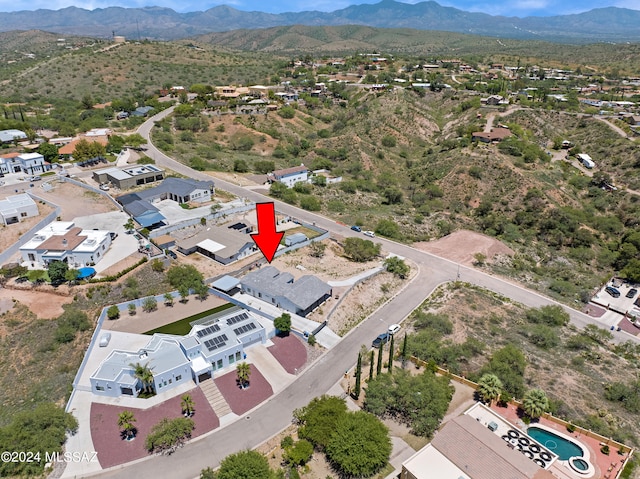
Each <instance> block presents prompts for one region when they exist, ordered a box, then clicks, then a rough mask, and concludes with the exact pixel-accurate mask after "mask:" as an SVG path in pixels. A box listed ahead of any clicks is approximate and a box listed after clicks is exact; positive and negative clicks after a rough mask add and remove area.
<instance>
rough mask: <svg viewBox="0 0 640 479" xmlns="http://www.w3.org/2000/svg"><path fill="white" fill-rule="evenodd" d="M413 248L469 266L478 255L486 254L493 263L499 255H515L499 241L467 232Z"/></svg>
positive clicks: (488, 260)
mask: <svg viewBox="0 0 640 479" xmlns="http://www.w3.org/2000/svg"><path fill="white" fill-rule="evenodd" d="M413 246H414V247H415V248H417V249H419V250H422V251H426V252H427V253H433V254H435V255H438V256H441V257H443V258H447V259H450V260H452V261H455V262H457V263H462V264H466V265H468V266H472V265H473V263H474V262H475V258H474V255H475V254H476V253H482V254H484V255H485V256H486V258H487V262H492V261H493V260H494V259H495V258H496V256H499V255H507V256H513V255H514V251H513V250H512V249H511V248H509V247H508V246H506V245H505V244H504V243H502V242H500V241H498V240H497V239H495V238H491V237H490V236H486V235H483V234H480V233H476V232H474V231H467V230H460V231H456V232H454V233H451V234H450V235H447V236H445V237H444V238H440V239H439V240H436V241H428V242H421V243H415V244H414V245H413Z"/></svg>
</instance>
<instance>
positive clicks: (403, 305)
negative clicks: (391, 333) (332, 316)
mask: <svg viewBox="0 0 640 479" xmlns="http://www.w3.org/2000/svg"><path fill="white" fill-rule="evenodd" d="M170 112H171V111H164V112H161V113H160V114H158V115H156V116H155V117H153V118H152V119H150V120H149V121H147V122H146V123H145V124H144V125H142V127H141V128H140V130H139V132H140V134H142V135H143V136H145V137H148V134H149V131H150V129H151V126H152V125H153V121H154V120H158V119H159V117H160V116H166V115H168V114H169V113H170ZM147 155H148V156H149V157H151V158H153V159H154V160H155V161H156V164H157V165H159V166H162V167H166V168H171V169H173V170H174V171H177V172H178V173H181V174H184V175H187V176H190V177H194V178H198V179H210V177H209V176H208V175H205V174H203V173H200V172H197V171H194V170H191V169H190V168H188V167H187V166H185V165H182V164H181V163H178V162H176V161H175V160H173V159H171V158H169V157H168V156H166V155H164V154H163V153H162V152H160V151H159V150H157V149H156V148H155V147H154V146H153V145H151V144H149V149H148V151H147ZM216 186H217V187H220V188H222V189H224V190H227V191H230V192H231V193H234V194H236V195H238V196H242V197H246V198H249V199H251V200H253V201H265V198H264V197H263V196H262V195H259V194H257V193H255V192H253V191H250V190H245V189H243V188H241V187H238V186H236V185H232V184H230V183H226V182H224V181H221V180H216ZM269 201H271V200H269ZM275 203H276V208H277V209H278V211H280V212H282V213H285V214H289V215H292V216H294V217H298V218H301V219H304V220H306V221H310V222H314V221H315V222H316V224H317V225H318V226H320V227H322V228H326V229H328V230H330V231H331V232H333V233H337V234H339V235H342V236H358V234H357V233H354V232H353V231H351V230H350V229H349V227H348V226H342V225H340V224H337V223H335V222H334V221H332V220H330V219H328V218H324V217H321V216H318V215H316V214H313V213H310V212H306V211H302V210H299V209H298V208H295V207H292V206H290V205H287V204H285V203H280V202H278V201H276V202H275ZM376 241H379V242H380V243H382V244H383V248H384V249H386V250H388V251H393V252H394V253H396V254H399V255H401V256H404V257H406V258H409V259H411V260H412V261H413V262H415V263H416V264H417V265H418V267H419V273H418V275H417V277H416V278H415V279H414V280H413V281H412V282H411V283H409V284H408V285H407V286H406V287H405V289H403V290H402V291H401V292H400V293H399V294H397V295H396V297H395V298H394V299H392V300H391V301H390V302H389V303H387V304H385V305H384V306H382V307H381V308H380V309H379V310H378V311H376V312H375V313H374V314H372V315H371V316H370V317H369V318H368V319H367V320H365V321H364V322H362V323H361V324H360V325H359V326H357V327H356V328H355V329H354V330H352V331H351V332H350V333H349V334H348V335H347V336H346V337H345V338H344V339H343V340H342V341H341V342H340V343H338V345H337V346H335V347H334V348H333V349H331V350H329V351H328V352H327V353H326V354H324V355H323V356H322V357H321V358H320V359H319V360H318V361H317V362H316V363H314V364H313V365H312V366H311V367H310V368H309V369H307V370H306V371H305V372H304V373H302V374H300V375H299V377H298V379H297V380H296V382H294V383H293V384H291V385H290V386H288V387H287V388H285V389H284V390H282V391H281V392H280V393H278V394H277V395H275V396H273V397H272V398H271V399H270V400H269V401H267V402H266V403H265V404H263V405H261V406H260V407H259V408H258V409H256V410H254V411H253V412H252V413H251V414H250V416H249V417H247V418H243V419H241V420H238V421H236V422H234V423H232V424H230V425H228V426H226V427H224V428H222V429H220V430H218V431H215V432H213V433H212V434H210V435H208V436H206V437H203V438H200V439H198V440H196V441H194V442H192V443H190V444H188V445H187V446H185V447H184V448H183V449H180V450H179V451H177V452H176V453H174V454H173V455H172V456H171V457H156V458H153V459H151V458H149V459H145V460H142V461H140V462H137V463H134V464H130V465H125V466H123V467H121V468H119V469H116V470H112V471H103V472H101V473H99V474H97V475H95V476H92V477H102V478H131V477H141V478H147V477H151V478H153V477H158V478H162V477H167V471H171V477H172V478H173V479H180V478H185V479H190V478H193V477H196V476H198V475H199V473H200V470H201V469H202V468H204V467H206V466H212V467H215V466H217V465H218V464H219V463H220V461H221V460H222V459H223V458H224V457H226V456H227V455H229V454H231V453H234V452H237V451H238V450H240V449H243V448H244V449H250V448H253V447H255V446H257V445H259V444H260V443H262V442H263V441H265V440H266V439H268V438H270V437H271V436H273V435H274V434H276V433H278V432H279V431H280V430H282V429H283V428H285V427H286V426H287V425H288V424H290V422H291V417H292V416H291V414H292V412H293V410H294V409H295V408H299V407H302V406H304V405H305V404H307V403H308V402H309V401H310V400H311V399H313V398H314V397H316V396H318V395H320V394H323V393H324V392H326V391H327V390H329V388H331V386H333V385H334V384H335V383H336V382H337V381H338V380H339V379H340V377H341V376H342V374H343V373H344V371H346V370H348V369H349V368H351V366H352V365H353V363H354V362H355V360H356V352H357V351H358V349H359V348H360V345H361V344H363V343H364V344H367V345H368V344H369V341H371V340H372V339H373V338H374V337H375V336H377V335H378V334H379V333H380V332H383V331H385V330H386V327H387V325H389V324H392V323H396V322H399V320H400V319H403V318H405V317H407V316H408V315H409V314H410V313H411V312H412V311H413V310H414V309H415V308H416V307H417V306H419V305H420V304H421V303H422V302H423V301H424V299H425V298H426V297H427V296H429V294H431V292H432V291H433V290H434V288H436V287H437V286H438V285H440V284H442V283H444V282H447V281H452V280H456V279H457V278H458V279H460V280H461V281H465V282H469V283H473V284H476V285H478V286H481V287H484V288H487V289H489V290H491V291H496V292H499V293H500V294H502V295H503V296H506V297H508V298H510V299H511V300H512V301H516V302H520V303H522V304H525V305H527V306H530V307H540V306H544V305H549V304H557V303H555V302H554V301H553V300H551V299H549V298H546V297H544V296H542V295H540V294H538V293H536V292H533V291H530V290H527V289H525V288H523V287H522V286H519V285H517V284H515V283H511V282H509V281H507V280H504V279H502V278H498V277H494V276H491V275H488V274H486V273H483V272H481V271H477V270H474V269H472V268H467V267H465V266H461V265H458V264H457V263H454V262H452V261H449V260H447V259H444V258H439V257H437V256H434V255H432V254H428V253H425V252H422V251H418V250H416V249H414V248H412V247H410V246H407V245H403V244H398V243H394V242H391V241H388V240H385V239H376ZM563 307H564V308H565V309H566V310H567V311H568V312H569V314H570V316H571V321H572V322H573V324H575V325H576V326H578V327H584V326H585V325H587V324H596V325H597V324H598V323H597V322H596V321H595V320H594V319H593V318H590V317H589V316H587V315H585V314H582V313H580V312H578V311H574V310H572V309H569V308H567V307H565V306H563ZM615 339H616V341H622V340H629V339H632V340H637V338H633V337H631V336H627V335H623V333H616V337H615Z"/></svg>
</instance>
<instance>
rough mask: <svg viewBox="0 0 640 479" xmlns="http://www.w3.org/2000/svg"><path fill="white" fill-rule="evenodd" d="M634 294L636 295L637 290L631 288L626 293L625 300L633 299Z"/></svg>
mask: <svg viewBox="0 0 640 479" xmlns="http://www.w3.org/2000/svg"><path fill="white" fill-rule="evenodd" d="M636 294H638V290H637V289H636V288H631V289H630V290H629V291H628V292H627V295H626V296H627V298H633V297H634V296H635V295H636Z"/></svg>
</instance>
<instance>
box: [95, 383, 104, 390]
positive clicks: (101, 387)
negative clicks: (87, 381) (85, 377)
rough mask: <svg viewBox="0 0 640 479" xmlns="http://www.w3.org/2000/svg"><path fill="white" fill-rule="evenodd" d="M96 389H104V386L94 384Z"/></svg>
mask: <svg viewBox="0 0 640 479" xmlns="http://www.w3.org/2000/svg"><path fill="white" fill-rule="evenodd" d="M96 391H104V386H99V385H97V384H96Z"/></svg>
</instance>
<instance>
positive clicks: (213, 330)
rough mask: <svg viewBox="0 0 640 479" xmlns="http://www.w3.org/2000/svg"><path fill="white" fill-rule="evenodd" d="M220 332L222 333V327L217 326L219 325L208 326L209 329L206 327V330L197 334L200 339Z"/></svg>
mask: <svg viewBox="0 0 640 479" xmlns="http://www.w3.org/2000/svg"><path fill="white" fill-rule="evenodd" d="M218 331H220V326H219V325H217V324H214V325H213V326H208V327H206V328H204V329H201V330H200V331H198V333H197V334H198V337H199V338H202V337H204V336H208V335H210V334H212V333H216V332H218Z"/></svg>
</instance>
